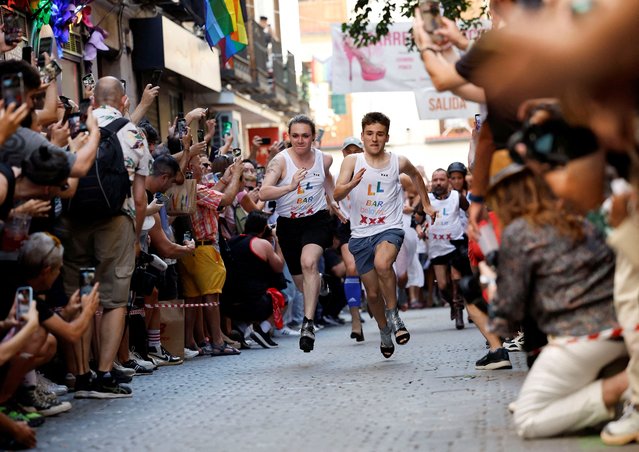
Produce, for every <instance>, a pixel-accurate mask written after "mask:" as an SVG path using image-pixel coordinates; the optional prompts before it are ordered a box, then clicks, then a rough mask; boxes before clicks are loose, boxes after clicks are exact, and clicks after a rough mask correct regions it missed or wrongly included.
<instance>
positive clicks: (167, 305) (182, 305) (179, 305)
mask: <svg viewBox="0 0 639 452" xmlns="http://www.w3.org/2000/svg"><path fill="white" fill-rule="evenodd" d="M215 305H216V304H215V303H158V304H145V305H144V307H145V308H147V309H156V308H201V307H208V306H215Z"/></svg>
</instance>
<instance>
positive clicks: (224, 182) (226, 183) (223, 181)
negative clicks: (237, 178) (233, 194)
mask: <svg viewBox="0 0 639 452" xmlns="http://www.w3.org/2000/svg"><path fill="white" fill-rule="evenodd" d="M220 182H222V183H223V184H224V185H228V184H229V183H228V182H227V181H225V180H224V179H220Z"/></svg>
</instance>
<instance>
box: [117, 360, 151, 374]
mask: <svg viewBox="0 0 639 452" xmlns="http://www.w3.org/2000/svg"><path fill="white" fill-rule="evenodd" d="M122 367H125V368H127V369H131V370H133V372H134V374H133V375H134V376H136V377H139V376H141V375H153V371H152V370H151V369H147V368H146V367H142V366H141V365H139V364H138V363H137V361H135V360H132V359H130V360H128V361H125V362H123V363H122Z"/></svg>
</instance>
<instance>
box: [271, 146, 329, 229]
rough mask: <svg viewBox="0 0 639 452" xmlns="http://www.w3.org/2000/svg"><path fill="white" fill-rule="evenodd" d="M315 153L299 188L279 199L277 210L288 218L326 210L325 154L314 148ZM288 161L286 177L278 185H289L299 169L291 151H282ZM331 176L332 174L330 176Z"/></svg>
mask: <svg viewBox="0 0 639 452" xmlns="http://www.w3.org/2000/svg"><path fill="white" fill-rule="evenodd" d="M312 151H313V152H314V154H315V161H314V162H313V166H312V167H311V168H309V169H308V171H307V173H306V177H304V179H303V180H302V181H301V182H300V183H299V184H298V186H297V189H295V190H293V191H290V192H288V193H286V194H285V195H284V196H282V197H281V198H279V199H278V200H277V204H276V207H275V212H276V213H277V214H278V215H279V216H281V217H286V218H300V217H306V216H309V215H313V214H315V213H317V212H319V211H320V210H326V209H327V205H326V192H325V191H324V179H325V177H326V176H325V174H324V156H323V154H322V152H321V151H320V150H318V149H313V150H312ZM282 154H283V155H284V161H285V162H286V177H284V178H283V179H282V180H281V181H280V182H279V183H278V184H277V187H283V186H285V185H289V184H290V183H291V181H292V180H293V175H294V174H295V173H296V172H297V170H298V169H299V168H298V167H297V166H295V164H294V163H293V159H291V156H290V155H289V151H288V150H287V151H284V152H282ZM329 177H330V176H329Z"/></svg>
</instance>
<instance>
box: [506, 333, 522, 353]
mask: <svg viewBox="0 0 639 452" xmlns="http://www.w3.org/2000/svg"><path fill="white" fill-rule="evenodd" d="M502 347H504V348H505V349H506V350H508V351H509V352H523V351H524V333H521V332H520V333H518V334H517V336H515V337H514V338H512V339H508V340H507V341H504V343H503V344H502Z"/></svg>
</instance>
